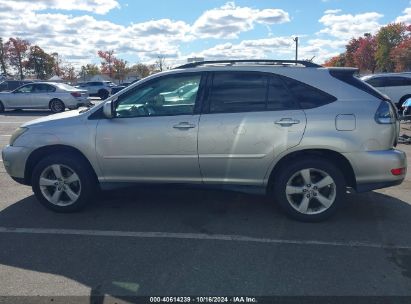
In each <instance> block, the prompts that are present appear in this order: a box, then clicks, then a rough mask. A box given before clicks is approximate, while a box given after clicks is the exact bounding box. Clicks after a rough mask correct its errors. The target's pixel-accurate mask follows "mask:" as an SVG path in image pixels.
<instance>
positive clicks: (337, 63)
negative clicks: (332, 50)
mask: <svg viewBox="0 0 411 304" xmlns="http://www.w3.org/2000/svg"><path fill="white" fill-rule="evenodd" d="M323 65H324V66H325V67H344V66H345V53H343V54H340V55H337V56H334V57H332V58H330V59H329V60H327V61H326V62H325V63H324V64H323Z"/></svg>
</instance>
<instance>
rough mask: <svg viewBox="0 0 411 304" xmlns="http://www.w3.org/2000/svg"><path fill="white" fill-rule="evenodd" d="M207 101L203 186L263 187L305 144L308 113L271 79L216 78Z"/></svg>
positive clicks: (243, 74) (255, 76)
mask: <svg viewBox="0 0 411 304" xmlns="http://www.w3.org/2000/svg"><path fill="white" fill-rule="evenodd" d="M209 83H210V81H209ZM206 96H207V97H206V103H205V105H206V108H205V112H206V113H205V114H203V115H202V116H201V119H200V130H199V138H198V150H199V161H200V169H201V172H202V175H203V181H204V182H205V183H227V184H247V185H262V182H263V180H264V176H265V174H266V172H267V168H269V167H270V164H271V162H272V160H273V159H274V157H276V156H278V155H279V154H280V153H282V152H284V151H285V150H286V149H288V148H291V147H293V146H295V145H298V143H299V142H300V140H301V138H302V135H303V132H304V129H305V125H306V118H305V114H304V111H302V110H300V109H298V107H297V105H296V104H295V102H294V100H293V99H292V98H291V96H290V94H289V93H288V91H287V89H286V87H285V86H284V84H283V83H282V82H281V80H280V79H279V78H277V77H276V76H267V74H265V73H258V72H217V73H214V75H213V77H212V84H211V85H210V88H209V90H207V93H206Z"/></svg>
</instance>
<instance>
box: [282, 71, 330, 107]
mask: <svg viewBox="0 0 411 304" xmlns="http://www.w3.org/2000/svg"><path fill="white" fill-rule="evenodd" d="M281 78H282V79H283V81H284V83H285V84H286V86H287V87H288V89H289V90H290V91H291V93H292V94H293V96H294V98H295V99H296V101H297V102H298V104H299V105H300V107H301V108H302V109H312V108H317V107H321V106H323V105H326V104H329V103H332V102H334V101H336V100H337V98H335V97H334V96H332V95H330V94H328V93H325V92H323V91H321V90H319V89H317V88H314V87H312V86H309V85H307V84H305V83H302V82H300V81H297V80H295V79H291V78H288V77H285V76H281Z"/></svg>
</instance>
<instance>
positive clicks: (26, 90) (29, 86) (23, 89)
mask: <svg viewBox="0 0 411 304" xmlns="http://www.w3.org/2000/svg"><path fill="white" fill-rule="evenodd" d="M32 89H33V85H32V84H27V85H25V86H23V87H21V88H19V89H17V90H16V93H31V91H32Z"/></svg>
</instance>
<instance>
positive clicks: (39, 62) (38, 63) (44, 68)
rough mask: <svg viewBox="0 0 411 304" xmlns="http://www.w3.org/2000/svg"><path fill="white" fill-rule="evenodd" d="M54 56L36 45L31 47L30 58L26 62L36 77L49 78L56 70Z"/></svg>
mask: <svg viewBox="0 0 411 304" xmlns="http://www.w3.org/2000/svg"><path fill="white" fill-rule="evenodd" d="M54 66H55V62H54V58H53V56H52V55H49V54H47V53H46V52H45V51H44V50H43V49H42V48H41V47H39V46H37V45H34V46H31V47H30V52H29V56H28V60H27V62H26V63H25V67H26V69H27V70H29V71H32V72H33V73H34V75H36V78H38V79H43V80H44V79H47V78H49V77H51V76H52V75H53V72H54Z"/></svg>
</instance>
